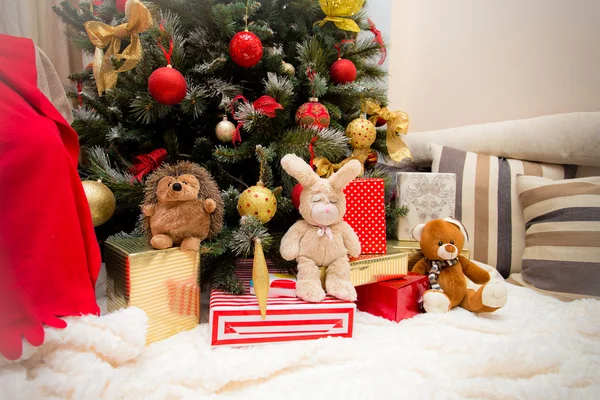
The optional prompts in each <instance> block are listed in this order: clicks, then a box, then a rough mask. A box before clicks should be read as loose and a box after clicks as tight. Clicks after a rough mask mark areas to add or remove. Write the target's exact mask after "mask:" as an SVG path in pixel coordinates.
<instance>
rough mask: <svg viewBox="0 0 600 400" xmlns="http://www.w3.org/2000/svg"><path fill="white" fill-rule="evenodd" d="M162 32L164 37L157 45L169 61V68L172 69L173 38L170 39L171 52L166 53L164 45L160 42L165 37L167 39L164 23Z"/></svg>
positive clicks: (161, 24) (157, 41) (161, 27)
mask: <svg viewBox="0 0 600 400" xmlns="http://www.w3.org/2000/svg"><path fill="white" fill-rule="evenodd" d="M160 31H161V32H162V35H161V36H159V37H158V38H157V39H156V44H157V45H158V48H159V49H160V51H162V53H163V55H164V56H165V58H166V59H167V67H170V66H171V56H172V55H173V38H169V51H166V50H165V48H164V47H163V45H162V44H161V43H160V40H161V39H162V38H163V37H167V36H166V31H165V27H164V26H163V23H162V22H161V23H160Z"/></svg>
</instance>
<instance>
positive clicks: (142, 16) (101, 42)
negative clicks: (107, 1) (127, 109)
mask: <svg viewBox="0 0 600 400" xmlns="http://www.w3.org/2000/svg"><path fill="white" fill-rule="evenodd" d="M125 15H126V17H127V23H124V24H121V25H118V26H111V25H107V24H105V23H103V22H100V21H88V22H86V23H85V24H83V25H84V26H85V30H86V31H87V34H88V37H89V39H90V41H91V42H92V44H93V45H94V46H96V52H95V53H94V79H95V80H96V86H97V87H98V94H99V95H102V93H103V92H104V91H106V90H108V89H112V88H113V87H115V85H116V84H117V75H118V74H119V72H125V71H129V70H131V69H133V68H135V66H136V65H137V64H138V63H139V62H140V59H141V58H142V42H141V40H140V37H139V34H140V33H142V32H144V31H145V30H146V29H148V28H149V27H151V26H152V25H153V23H154V22H153V21H152V15H151V14H150V11H149V10H148V9H147V8H146V6H145V5H143V4H142V3H141V2H140V1H139V0H128V1H127V4H126V8H125ZM126 38H129V40H130V43H129V45H128V46H127V47H126V48H125V49H124V50H123V52H122V53H119V51H120V50H121V40H122V39H126ZM106 46H108V49H107V50H106V53H105V52H104V48H105V47H106ZM113 56H114V58H115V59H116V60H119V61H121V60H122V61H123V63H122V64H121V66H120V67H119V68H117V69H115V67H114V65H113V60H112V57H113Z"/></svg>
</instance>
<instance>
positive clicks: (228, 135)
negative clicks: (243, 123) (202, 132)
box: [215, 117, 235, 143]
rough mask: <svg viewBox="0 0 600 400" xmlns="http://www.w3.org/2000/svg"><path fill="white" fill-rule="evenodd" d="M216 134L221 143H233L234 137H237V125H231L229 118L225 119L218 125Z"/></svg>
mask: <svg viewBox="0 0 600 400" xmlns="http://www.w3.org/2000/svg"><path fill="white" fill-rule="evenodd" d="M215 133H216V134H217V139H219V140H220V141H221V142H223V143H226V142H231V141H232V140H233V135H235V125H234V124H233V123H231V122H230V121H229V120H228V119H227V117H223V121H221V122H219V123H218V124H217V127H216V128H215Z"/></svg>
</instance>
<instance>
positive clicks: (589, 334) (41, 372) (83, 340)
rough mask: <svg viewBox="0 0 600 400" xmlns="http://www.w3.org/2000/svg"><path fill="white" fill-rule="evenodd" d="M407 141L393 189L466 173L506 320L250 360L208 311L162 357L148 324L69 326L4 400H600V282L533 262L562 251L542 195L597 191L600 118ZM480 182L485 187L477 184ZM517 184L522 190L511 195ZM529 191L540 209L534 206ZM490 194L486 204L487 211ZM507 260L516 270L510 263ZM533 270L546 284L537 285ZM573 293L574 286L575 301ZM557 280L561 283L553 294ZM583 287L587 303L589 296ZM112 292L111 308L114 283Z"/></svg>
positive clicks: (366, 323)
mask: <svg viewBox="0 0 600 400" xmlns="http://www.w3.org/2000/svg"><path fill="white" fill-rule="evenodd" d="M404 139H405V141H406V143H407V144H408V146H409V148H410V150H411V152H412V154H413V160H412V161H408V160H407V161H405V162H403V163H400V164H388V165H386V166H385V167H386V168H387V169H388V171H389V172H390V174H394V173H395V172H397V171H407V170H410V171H415V170H419V171H430V170H431V171H433V172H436V171H447V170H448V169H453V170H454V171H456V172H457V173H459V174H462V175H461V182H462V183H461V185H462V186H461V188H460V191H461V196H462V197H461V213H462V219H463V221H465V220H466V221H467V225H468V226H470V227H471V228H472V229H474V230H475V231H477V233H478V234H477V235H475V237H474V241H475V248H473V247H471V248H472V258H473V259H474V260H475V261H476V263H477V264H478V265H480V266H481V267H482V268H485V269H486V270H488V271H489V272H490V274H491V276H492V278H493V279H496V280H500V281H504V282H505V284H506V285H507V289H508V302H507V304H506V306H505V307H504V308H502V309H500V310H498V311H496V312H495V313H492V314H473V313H470V312H467V311H465V310H463V309H460V308H457V309H453V310H452V311H450V312H449V313H447V314H420V315H417V316H416V317H414V318H411V319H408V320H403V321H401V322H399V323H396V322H391V321H388V320H385V319H382V318H379V317H375V316H373V315H370V314H367V313H363V312H357V315H356V319H355V327H354V336H353V338H351V339H343V338H327V339H319V340H315V341H306V342H291V343H281V344H269V345H263V346H254V347H246V348H226V347H225V348H211V346H210V345H209V337H210V333H209V331H208V324H207V315H208V312H207V311H208V308H207V302H206V301H205V300H206V296H203V304H202V312H201V314H202V323H201V324H200V325H199V326H198V327H197V328H195V329H193V330H191V331H186V332H182V333H180V334H177V335H175V336H172V337H170V338H168V339H166V340H163V341H161V342H157V343H153V344H152V345H150V346H148V347H145V343H144V338H145V324H146V322H147V319H146V316H145V314H144V313H143V311H141V310H139V309H136V308H128V309H124V310H120V311H118V312H115V313H112V314H108V315H103V316H101V317H92V316H86V317H80V318H70V319H69V326H68V328H67V329H64V330H54V329H48V330H47V335H48V336H47V340H46V343H44V345H43V346H41V347H40V348H37V349H33V348H31V347H27V348H26V349H25V352H24V355H23V357H22V358H21V359H20V360H19V361H17V362H12V363H9V362H6V361H5V360H0V387H1V388H2V391H1V392H0V398H75V399H79V398H85V399H91V398H94V399H95V398H108V399H116V398H127V399H129V398H131V399H138V398H139V399H164V398H178V399H179V398H194V399H195V398H203V397H209V398H214V397H217V396H218V398H224V399H228V398H273V397H277V398H282V399H296V398H298V399H306V398H323V399H325V398H344V399H371V398H372V399H380V398H405V397H408V398H427V399H429V398H435V399H444V398H450V399H468V398H473V399H563V398H569V399H575V398H577V399H580V398H581V399H583V398H589V399H592V398H597V396H598V393H600V375H599V374H598V371H599V370H600V300H598V299H597V296H595V295H594V293H596V291H597V290H598V289H599V287H600V280H598V279H597V274H598V272H597V271H595V270H592V271H588V272H587V275H585V276H581V277H577V276H573V275H575V274H573V273H570V272H569V271H571V270H569V269H568V267H570V266H572V265H573V264H572V263H571V262H566V261H565V262H564V264H565V265H567V267H565V268H563V269H564V271H563V272H561V273H560V274H556V273H553V272H548V271H547V270H544V266H545V265H550V264H552V266H553V268H554V269H553V270H554V271H555V270H557V269H558V270H561V267H560V263H559V265H558V267H557V266H556V264H555V263H552V261H554V260H544V257H552V254H559V253H560V251H563V250H564V249H562V247H561V246H558V247H560V248H559V249H558V250H557V251H558V252H555V253H551V254H550V255H548V254H545V253H544V254H542V255H541V256H540V255H539V254H537V255H536V254H535V253H531V255H530V257H529V258H523V256H524V255H526V254H528V253H527V252H528V251H529V252H533V251H534V250H535V249H533V247H535V246H532V245H531V241H529V242H528V240H527V239H526V234H530V235H532V236H533V237H534V238H537V239H536V240H539V238H540V237H549V236H552V235H550V234H549V233H548V232H549V230H548V228H547V227H546V230H543V229H542V228H540V227H537V226H536V221H538V220H539V214H540V212H544V208H543V207H542V206H538V203H536V200H539V193H538V190H541V191H542V192H544V193H546V192H548V190H547V186H548V181H549V180H552V181H557V182H561V184H564V183H567V184H568V183H572V182H575V180H578V179H583V181H577V182H576V183H577V185H576V186H577V187H578V188H580V187H584V186H585V187H588V186H590V185H592V186H593V185H596V184H597V177H598V176H600V145H599V143H600V112H594V113H573V114H564V115H553V116H546V117H540V118H533V119H528V120H521V121H508V122H499V123H491V124H485V125H477V126H468V127H459V128H453V129H447V130H442V131H435V132H420V133H409V134H408V135H406V136H405V137H404ZM448 149H450V150H448ZM460 159H462V161H460ZM457 160H459V161H457ZM457 165H458V166H460V168H459V167H457ZM572 165H575V166H572ZM480 168H483V171H484V172H483V173H478V172H477V171H480ZM503 168H508V169H509V170H510V171H512V173H511V175H510V176H509V178H507V179H508V181H506V179H504V180H503V178H502V177H501V176H500V175H499V171H500V170H502V169H503ZM515 171H516V172H515ZM527 173H531V174H532V175H527ZM483 176H486V177H488V178H490V177H491V178H490V179H487V180H485V182H484V183H485V184H486V186H485V187H486V188H487V189H485V190H481V188H480V186H477V183H480V184H481V183H482V181H484V180H483V178H482V177H483ZM499 176H500V177H499ZM477 177H479V179H477ZM564 177H568V178H570V179H571V181H569V179H562V178H564ZM589 177H592V178H589ZM593 177H596V178H593ZM586 179H588V181H586ZM490 181H493V182H491V183H490ZM503 182H504V183H503ZM507 182H508V183H510V190H509V191H508V192H506V193H505V194H503V195H499V193H501V192H502V189H506V183H507ZM594 190H595V189H593V190H592V191H591V192H590V193H587V194H583V195H580V196H582V197H581V199H580V200H581V201H592V202H593V201H596V200H597V198H598V195H597V194H594V193H595V192H594ZM527 191H530V193H533V194H535V196H533V195H522V193H525V192H527ZM531 191H533V192H531ZM481 193H483V195H484V197H485V198H486V199H487V200H486V201H487V202H486V203H483V202H482V201H481V199H480V198H479V197H478V195H481ZM469 196H471V198H470V197H469ZM503 196H504V197H503ZM545 196H546V197H545V199H546V200H544V201H547V200H548V196H547V194H546V195H545ZM594 196H596V197H594ZM503 199H504V200H503ZM578 201H579V200H578ZM521 202H523V204H521ZM481 204H485V205H486V207H485V208H484V209H483V210H482V212H483V214H486V213H487V215H488V218H487V219H485V225H482V223H481V219H478V217H477V216H474V212H475V211H474V210H475V207H476V206H477V207H479V208H478V210H479V209H480V208H481ZM509 204H510V205H511V207H508V205H509ZM542 205H543V204H542ZM457 207H458V206H457ZM532 207H533V208H532ZM596 207H600V203H598V204H596ZM498 208H500V209H501V210H502V213H503V214H501V215H500V217H498V215H499V214H498V213H496V220H495V221H492V220H493V218H491V217H489V216H490V215H492V214H494V212H492V211H494V210H496V209H498ZM490 210H491V211H490ZM586 210H587V211H586V212H587V214H586V215H596V216H597V215H598V214H597V210H598V209H597V208H596V209H594V204H593V203H592V204H591V205H589V207H587V208H586ZM488 211H489V212H488ZM553 211H556V209H553V210H552V211H550V212H549V213H550V214H551V213H552V212H553ZM498 212H500V211H498ZM524 212H526V213H527V215H524ZM594 213H596V214H594ZM546 214H548V212H546ZM536 218H537V220H536ZM508 219H510V220H511V224H510V226H509V227H508V228H507V229H508V230H507V231H505V233H506V232H508V231H510V236H511V240H510V242H509V243H505V244H500V242H499V240H500V239H501V238H502V237H504V234H503V235H498V232H499V230H500V229H505V228H506V222H507V221H508ZM515 221H516V222H515ZM595 222H597V220H594V218H590V221H589V223H588V222H585V223H582V224H583V225H585V224H587V225H585V226H588V228H589V229H587V231H586V232H587V233H590V234H591V235H593V234H597V233H598V231H597V230H596V231H595V230H594V226H595V225H594V223H595ZM502 224H505V225H502ZM501 225H502V226H501ZM583 225H582V226H583ZM482 226H485V229H482ZM560 226H563V225H560ZM494 227H495V228H494ZM590 227H591V228H590ZM493 229H496V231H495V232H494V231H493ZM529 229H534V230H535V231H531V232H528V230H529ZM569 229H570V230H569ZM565 231H566V233H563V232H562V231H561V230H560V229H559V230H558V237H559V238H560V237H562V236H561V235H565V237H567V236H569V235H570V234H571V233H572V231H573V229H571V228H568V229H566V230H565ZM482 232H486V235H487V236H484V235H483V233H482ZM540 232H542V233H543V235H541V236H540V235H539V233H540ZM471 233H472V235H473V232H471ZM535 235H537V236H535ZM553 235H554V236H552V237H554V238H555V237H556V236H557V235H556V232H554V233H553ZM499 236H500V238H499ZM484 237H485V238H487V239H485V240H484V241H483V242H481V243H478V240H483V239H482V238H484ZM569 237H570V236H569ZM578 237H583V239H581V240H583V241H585V240H588V239H589V236H585V235H583V236H581V235H580V236H576V237H575V239H577V238H578ZM534 242H535V240H534ZM495 243H496V247H494V244H495ZM534 244H535V243H534ZM502 246H505V247H502ZM506 246H509V248H510V252H511V257H510V258H506V257H504V259H503V258H502V257H503V256H502V254H504V253H503V251H505V250H506V249H507V247H506ZM538 247H539V246H538ZM567 247H569V249H570V248H571V247H573V246H567ZM480 248H481V249H483V248H485V252H483V253H481V252H480V251H478V250H477V249H480ZM569 249H567V250H565V251H566V253H568V254H567V255H568V256H569V255H572V254H573V252H572V251H571V250H569ZM576 250H577V251H575V253H576V254H579V253H580V252H586V251H587V252H588V253H589V254H588V256H590V257H591V258H592V259H593V258H594V254H598V253H597V252H598V247H597V244H596V247H594V246H593V245H590V246H587V247H586V248H585V249H584V248H583V247H581V246H580V247H577V249H576ZM482 251H483V250H482ZM553 251H554V250H553ZM499 254H500V257H499V256H498V255H499ZM536 257H537V258H536ZM478 259H479V260H478ZM502 260H503V261H502ZM513 260H516V263H513ZM526 260H528V261H526ZM540 260H541V263H540V262H538V261H540ZM578 260H581V257H580V258H579V259H578ZM491 261H493V262H491ZM498 261H502V262H503V263H505V264H506V263H508V264H507V265H508V267H506V266H505V265H504V264H503V266H502V268H500V269H498V265H497V264H498ZM576 261H577V260H575V261H573V263H575V262H576ZM594 261H595V260H594ZM540 264H541V265H542V267H540V266H539V265H540ZM592 264H593V263H592ZM528 268H529V270H531V271H533V272H535V273H532V274H528V273H527V272H526V271H528ZM540 268H541V273H540ZM565 271H566V272H565ZM573 271H581V269H576V268H575V269H573ZM540 275H541V276H542V277H543V276H544V275H548V276H549V278H550V279H547V280H544V279H541V278H540ZM567 278H569V284H568V285H567V286H565V287H563V286H561V282H564V280H565V279H567ZM594 279H596V280H594ZM552 280H555V281H558V284H555V285H554V286H552V284H550V286H548V282H549V281H552ZM577 282H581V283H582V284H581V285H580V286H581V287H582V288H584V289H582V290H579V289H580V288H579V287H578V286H577ZM555 283H556V282H555ZM471 284H472V283H471ZM574 284H575V286H576V287H575V288H573V285H574ZM99 285H100V286H99V290H98V298H99V302H100V303H101V304H103V303H104V301H105V299H104V297H103V293H102V292H103V290H102V282H101V280H100V283H99ZM552 289H561V290H552ZM566 289H568V291H565V290H566ZM571 289H575V290H574V291H573V290H571ZM577 291H579V293H576V292H577ZM582 292H584V293H582ZM557 297H558V298H557Z"/></svg>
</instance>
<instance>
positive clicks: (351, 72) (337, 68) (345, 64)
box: [329, 58, 356, 85]
mask: <svg viewBox="0 0 600 400" xmlns="http://www.w3.org/2000/svg"><path fill="white" fill-rule="evenodd" d="M329 75H331V80H332V81H333V82H334V83H337V84H338V85H341V84H343V83H350V82H354V80H355V79H356V66H355V65H354V63H353V62H352V61H350V60H346V59H345V58H340V59H338V60H337V61H336V62H334V63H333V64H331V67H330V68H329Z"/></svg>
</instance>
